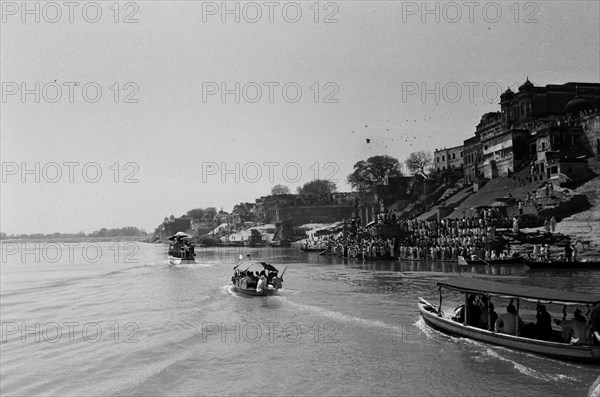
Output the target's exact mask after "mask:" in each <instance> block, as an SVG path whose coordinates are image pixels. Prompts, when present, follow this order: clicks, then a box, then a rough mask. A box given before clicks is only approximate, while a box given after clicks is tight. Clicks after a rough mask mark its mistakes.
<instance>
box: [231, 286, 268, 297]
mask: <svg viewBox="0 0 600 397" xmlns="http://www.w3.org/2000/svg"><path fill="white" fill-rule="evenodd" d="M233 291H234V292H238V293H240V294H244V295H248V296H269V295H275V294H276V293H277V290H276V289H275V288H264V289H263V290H262V291H261V292H258V291H256V288H242V287H240V286H237V285H235V284H233Z"/></svg>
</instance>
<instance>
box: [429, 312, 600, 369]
mask: <svg viewBox="0 0 600 397" xmlns="http://www.w3.org/2000/svg"><path fill="white" fill-rule="evenodd" d="M429 307H430V306H429V305H427V304H424V303H423V302H419V311H420V312H421V316H422V317H423V320H424V321H425V323H427V324H428V325H429V326H431V327H433V328H436V329H438V330H440V331H442V332H444V333H447V334H451V335H456V336H461V337H465V338H470V339H473V340H476V341H479V342H485V343H489V344H493V345H498V346H503V347H508V348H511V349H516V350H522V351H526V352H529V353H535V354H540V355H543V356H549V357H554V358H559V359H562V360H569V361H582V362H598V361H600V346H590V345H572V344H568V343H559V342H548V341H543V340H537V339H529V338H522V337H518V336H513V335H506V334H500V333H496V332H491V331H487V330H485V329H481V328H477V327H472V326H466V325H463V324H461V323H458V322H456V321H453V320H450V319H448V318H445V317H439V316H438V315H437V312H436V311H433V310H428V308H429Z"/></svg>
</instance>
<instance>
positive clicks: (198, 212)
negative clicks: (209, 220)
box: [185, 208, 206, 219]
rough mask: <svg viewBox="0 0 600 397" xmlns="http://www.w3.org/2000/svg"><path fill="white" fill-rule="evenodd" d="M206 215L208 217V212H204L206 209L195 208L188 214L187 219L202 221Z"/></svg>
mask: <svg viewBox="0 0 600 397" xmlns="http://www.w3.org/2000/svg"><path fill="white" fill-rule="evenodd" d="M204 215H206V211H205V210H204V208H195V209H193V210H189V211H188V212H186V214H185V217H186V218H192V219H202V218H204Z"/></svg>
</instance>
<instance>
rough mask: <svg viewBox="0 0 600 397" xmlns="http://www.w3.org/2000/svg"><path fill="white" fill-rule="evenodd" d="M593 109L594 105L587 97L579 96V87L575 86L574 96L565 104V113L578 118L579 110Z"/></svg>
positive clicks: (585, 111)
mask: <svg viewBox="0 0 600 397" xmlns="http://www.w3.org/2000/svg"><path fill="white" fill-rule="evenodd" d="M593 110H594V105H592V103H591V102H590V101H588V100H587V99H585V98H583V97H581V96H579V87H576V88H575V98H573V99H571V100H570V101H569V102H568V103H567V104H566V106H565V115H567V116H572V117H576V118H579V117H580V114H581V112H584V113H587V112H590V111H593Z"/></svg>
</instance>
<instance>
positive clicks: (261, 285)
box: [256, 275, 267, 292]
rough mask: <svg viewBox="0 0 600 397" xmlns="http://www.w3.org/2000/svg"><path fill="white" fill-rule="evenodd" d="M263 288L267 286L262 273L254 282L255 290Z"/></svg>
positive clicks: (260, 290)
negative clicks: (256, 281) (255, 282)
mask: <svg viewBox="0 0 600 397" xmlns="http://www.w3.org/2000/svg"><path fill="white" fill-rule="evenodd" d="M265 288H267V278H266V277H265V276H264V275H263V276H260V279H259V280H258V283H257V284H256V292H263V290H264V289H265Z"/></svg>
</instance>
